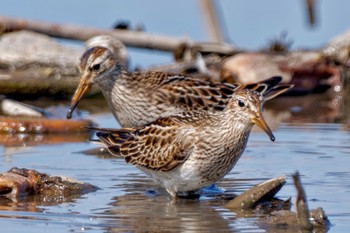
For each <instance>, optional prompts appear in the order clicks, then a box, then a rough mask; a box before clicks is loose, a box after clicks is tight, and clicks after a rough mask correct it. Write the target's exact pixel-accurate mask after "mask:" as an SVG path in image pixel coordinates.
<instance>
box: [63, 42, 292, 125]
mask: <svg viewBox="0 0 350 233" xmlns="http://www.w3.org/2000/svg"><path fill="white" fill-rule="evenodd" d="M79 69H80V72H81V78H80V83H79V86H78V87H77V90H76V92H75V94H74V96H73V98H72V103H71V107H70V109H69V111H68V114H67V118H71V117H72V113H73V111H74V109H75V107H76V106H77V105H78V103H79V101H80V100H81V98H82V97H83V96H84V94H85V93H86V92H87V91H88V90H89V88H90V87H91V85H93V83H97V84H98V86H99V88H100V89H101V91H102V93H103V95H104V96H105V99H106V100H107V102H108V105H109V108H110V110H111V111H112V113H113V115H114V116H115V118H116V119H117V120H118V121H119V123H120V124H121V126H122V127H139V126H142V125H145V124H148V123H150V122H153V121H155V120H157V119H158V118H160V117H167V116H170V115H173V114H177V113H181V112H184V111H192V110H198V109H203V110H219V111H222V110H223V109H225V108H226V105H227V104H228V102H229V100H230V98H231V96H232V95H233V94H234V92H235V90H236V89H237V88H238V86H237V85H233V84H222V83H215V82H210V81H205V80H200V79H196V78H191V77H186V76H182V75H179V74H168V73H163V72H152V71H148V72H147V71H146V72H133V73H130V72H128V71H127V70H126V69H125V68H124V67H123V66H122V65H121V64H120V63H119V62H118V61H117V59H116V58H115V56H113V54H112V52H111V51H110V50H109V49H107V48H105V47H99V46H95V47H92V48H90V49H88V50H87V51H86V52H85V53H84V54H83V56H82V57H81V61H80V66H79ZM280 81H281V77H273V78H271V79H268V80H266V81H264V82H263V83H258V84H252V85H248V86H247V88H251V89H254V90H256V91H258V92H261V93H262V94H263V95H264V96H265V100H268V99H271V98H273V97H274V96H276V95H279V94H280V93H282V92H285V91H286V90H288V89H289V88H290V85H277V84H278V83H279V82H280ZM266 89H268V91H266Z"/></svg>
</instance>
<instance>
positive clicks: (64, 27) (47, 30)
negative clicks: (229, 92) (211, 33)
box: [0, 16, 236, 53]
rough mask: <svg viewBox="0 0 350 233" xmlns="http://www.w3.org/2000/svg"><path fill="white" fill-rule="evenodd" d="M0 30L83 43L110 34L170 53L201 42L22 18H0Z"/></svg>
mask: <svg viewBox="0 0 350 233" xmlns="http://www.w3.org/2000/svg"><path fill="white" fill-rule="evenodd" d="M0 28H2V31H3V32H10V31H18V30H30V31H33V32H39V33H43V34H46V35H49V36H54V37H59V38H66V39H74V40H81V41H86V40H88V39H90V38H91V37H94V36H98V35H111V36H113V37H115V38H117V39H118V40H120V41H121V42H122V43H124V44H125V45H126V46H128V47H136V48H144V49H155V50H160V51H168V52H172V51H174V50H176V49H177V48H178V46H179V45H181V44H183V43H185V44H187V45H189V46H190V47H201V43H197V42H193V41H190V40H189V39H188V38H185V37H184V38H176V37H170V36H164V35H155V34H150V33H145V32H141V31H129V30H121V29H113V30H109V29H100V28H93V27H82V26H79V25H72V24H70V25H68V24H58V23H49V22H42V21H35V20H26V19H21V18H14V17H7V16H0ZM216 49H217V50H218V51H219V52H224V53H234V52H235V51H236V50H235V49H234V48H233V47H232V46H230V45H224V44H217V48H216Z"/></svg>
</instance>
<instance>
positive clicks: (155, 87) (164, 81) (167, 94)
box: [133, 72, 238, 110]
mask: <svg viewBox="0 0 350 233" xmlns="http://www.w3.org/2000/svg"><path fill="white" fill-rule="evenodd" d="M133 77H134V80H137V83H138V85H140V86H142V87H143V88H148V89H149V91H150V96H151V98H152V99H156V100H158V102H159V103H163V102H168V103H169V104H171V105H175V106H178V107H179V108H183V110H196V109H217V110H222V109H224V108H225V107H226V105H227V103H228V101H229V100H230V98H231V96H232V94H233V93H234V91H235V89H236V88H237V87H238V85H233V84H223V83H214V82H209V81H206V80H201V79H196V78H192V77H187V76H181V75H178V74H169V73H163V72H145V73H134V74H133Z"/></svg>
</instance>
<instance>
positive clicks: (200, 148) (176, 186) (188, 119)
mask: <svg viewBox="0 0 350 233" xmlns="http://www.w3.org/2000/svg"><path fill="white" fill-rule="evenodd" d="M265 92H268V89H266V90H265ZM263 93H264V92H263ZM267 98H269V97H267ZM264 100H265V98H264V96H263V94H262V93H259V92H257V91H254V90H251V89H247V88H244V86H239V87H237V88H236V90H235V91H234V93H233V94H232V95H231V97H230V98H229V100H228V103H227V104H226V106H225V107H224V109H223V110H221V111H212V110H203V109H202V110H193V111H189V112H182V113H179V114H175V115H173V116H170V117H165V118H160V119H158V120H156V121H154V122H151V123H149V124H147V125H145V126H141V127H137V128H123V129H116V130H112V129H97V130H101V131H100V132H97V136H98V137H99V138H100V139H101V141H102V142H103V143H104V144H105V145H106V146H107V148H108V150H109V151H110V152H111V153H112V154H115V155H117V156H120V155H121V156H123V157H124V158H125V161H126V162H127V163H130V164H132V165H134V166H136V167H137V168H139V169H141V170H142V171H143V172H145V173H146V174H148V175H149V176H150V177H152V178H153V180H154V181H155V182H156V183H157V184H159V185H161V186H162V187H164V188H165V189H166V190H167V191H168V192H169V193H170V194H171V196H173V197H175V196H177V195H178V194H179V193H183V192H192V191H196V190H199V189H201V188H202V187H205V186H208V185H210V184H213V183H215V182H216V181H218V180H220V179H221V178H223V177H224V176H225V175H226V174H227V173H229V172H230V171H231V169H232V168H233V167H234V166H235V164H236V162H237V161H238V159H239V158H240V157H241V155H242V153H243V151H244V149H245V147H246V144H247V141H248V137H249V134H250V132H251V129H252V127H253V125H254V124H256V125H258V126H259V127H260V128H262V129H263V130H264V131H265V132H266V133H267V135H268V136H269V137H270V139H271V140H272V141H274V140H275V137H274V135H273V133H272V132H271V130H270V128H269V127H268V125H267V124H266V122H265V120H264V117H263V104H264Z"/></svg>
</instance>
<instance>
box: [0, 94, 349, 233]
mask: <svg viewBox="0 0 350 233" xmlns="http://www.w3.org/2000/svg"><path fill="white" fill-rule="evenodd" d="M94 101H95V100H94ZM84 102H85V103H88V102H89V100H85V101H84ZM94 104H96V102H94ZM87 105H88V104H87ZM97 106H99V108H100V109H96V110H93V109H89V112H90V115H88V116H87V117H89V118H90V119H93V120H94V121H95V122H96V123H98V124H99V125H100V126H102V127H118V126H117V124H116V123H115V120H114V119H113V118H112V115H111V114H109V113H107V114H102V115H101V114H100V113H101V111H102V110H101V109H103V108H105V105H104V100H103V99H102V100H100V102H99V104H97ZM349 107H350V106H349V97H348V96H346V95H345V96H341V95H320V96H318V95H313V96H305V97H283V98H279V99H276V100H273V101H270V102H267V103H266V110H265V114H266V115H267V121H268V122H269V123H270V124H272V125H274V126H273V127H272V128H273V130H274V133H275V135H276V138H277V140H276V142H274V143H271V142H270V141H269V140H268V139H267V138H266V135H265V134H263V133H257V132H253V133H252V135H251V139H250V141H249V142H248V146H247V150H246V152H245V153H244V155H243V156H242V158H241V160H240V161H239V162H238V164H237V166H236V167H235V169H234V170H233V171H232V172H231V173H230V174H229V175H228V176H227V177H225V179H224V180H222V181H221V182H219V183H218V186H219V187H223V188H224V189H225V193H224V194H223V195H221V196H215V198H213V196H205V197H202V198H201V199H200V200H180V201H177V202H174V201H173V200H172V199H171V198H170V197H169V195H167V193H166V191H165V190H163V189H161V188H159V187H157V186H156V185H155V184H154V183H153V182H152V181H151V180H150V179H149V178H147V177H145V176H144V175H143V174H142V173H141V172H139V171H138V170H137V169H136V168H134V167H132V166H130V165H127V164H125V162H124V161H123V160H122V159H116V158H114V157H109V156H105V155H103V154H100V155H98V153H96V154H95V153H94V152H93V151H92V152H91V149H94V146H93V145H92V144H89V143H81V142H85V141H86V140H87V139H88V138H89V136H90V135H83V134H82V135H79V134H66V135H51V134H44V135H35V134H31V135H14V137H17V138H18V139H20V140H22V141H20V140H19V141H16V140H18V139H17V138H14V139H13V138H12V137H13V136H10V135H0V139H1V138H2V141H1V143H2V145H3V157H4V158H5V159H4V158H3V163H2V164H1V166H0V168H1V170H2V171H4V170H8V168H9V167H12V166H19V167H28V168H29V167H30V168H32V167H33V166H34V168H37V169H38V170H42V169H44V171H43V172H47V173H50V174H52V175H56V174H57V173H59V174H63V175H68V176H71V177H75V178H78V179H81V180H83V181H86V182H89V183H92V184H94V185H96V186H98V187H100V188H101V190H100V191H98V192H96V193H94V194H88V195H85V196H84V197H80V198H74V197H73V198H72V199H66V200H62V202H57V203H55V205H52V203H50V202H46V200H40V199H39V200H38V199H34V198H32V197H31V198H28V199H21V200H17V201H15V200H9V199H0V223H3V224H5V223H6V221H7V219H8V218H11V219H17V222H16V223H18V224H28V222H26V223H22V222H21V221H18V219H30V220H28V221H30V227H28V230H31V231H32V232H36V230H37V229H36V227H37V226H39V225H40V223H41V222H42V221H43V219H45V221H46V222H48V223H54V224H56V225H55V226H57V228H56V227H51V228H49V229H50V230H52V231H53V232H62V231H65V230H66V231H78V232H79V231H82V230H81V229H83V228H84V229H92V230H97V231H108V232H120V231H150V232H154V231H158V232H162V231H164V230H167V231H174V232H175V231H176V232H179V231H184V232H186V231H201V230H203V231H215V230H220V231H222V232H225V231H226V232H229V231H230V232H232V231H234V232H247V231H250V232H251V231H254V232H264V231H265V230H264V229H263V228H262V227H261V225H260V219H261V218H262V217H264V216H265V213H264V212H254V213H247V212H246V213H235V212H231V211H229V210H227V209H225V208H223V206H224V204H225V203H226V202H227V199H228V198H230V197H232V195H234V194H239V193H241V192H243V191H245V190H247V189H248V188H249V187H251V186H253V185H255V184H257V183H259V182H261V181H262V180H267V179H270V178H272V177H277V176H280V175H287V177H288V175H289V174H290V173H293V172H294V171H295V170H299V171H300V172H301V174H302V180H303V183H304V185H305V189H306V192H307V194H308V198H309V205H310V208H316V207H319V206H322V207H323V208H324V210H325V211H326V213H327V214H328V215H329V218H330V221H331V222H332V223H333V224H335V227H334V229H335V231H338V232H341V231H342V230H343V231H345V230H346V229H347V227H348V224H347V221H349V216H350V213H349V204H350V203H349V200H348V195H346V193H348V192H349V187H350V186H349V185H348V184H349V183H350V181H349V173H350V171H349V166H348V164H349V156H347V155H349V153H350V147H349V146H348V142H349V140H350V138H349V137H350V135H349V134H348V132H344V129H345V130H349V128H350V127H349V125H350V124H349V122H350V120H349V114H348V113H349V112H350V111H349ZM103 111H104V110H103ZM315 123H316V124H315ZM57 137H58V138H57ZM11 140H14V141H16V143H9V142H8V141H10V142H11ZM34 148H35V149H34ZM86 150H89V151H90V153H89V154H84V153H82V151H86ZM6 154H9V155H11V157H10V158H9V157H6ZM48 155H49V156H48ZM6 158H7V159H6ZM35 166H37V167H35ZM347 175H348V176H347ZM335 190H337V191H336V192H335ZM154 191H156V192H154ZM291 196H294V187H293V185H292V184H291V182H290V180H289V181H288V180H287V185H286V186H285V187H284V188H283V189H282V190H281V192H280V194H279V197H280V198H282V199H288V198H289V197H291ZM48 212H50V213H51V214H49V215H47V213H48ZM66 226H69V227H66ZM332 231H333V229H332Z"/></svg>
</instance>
